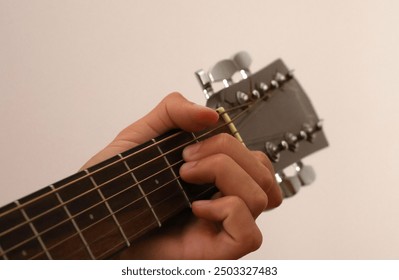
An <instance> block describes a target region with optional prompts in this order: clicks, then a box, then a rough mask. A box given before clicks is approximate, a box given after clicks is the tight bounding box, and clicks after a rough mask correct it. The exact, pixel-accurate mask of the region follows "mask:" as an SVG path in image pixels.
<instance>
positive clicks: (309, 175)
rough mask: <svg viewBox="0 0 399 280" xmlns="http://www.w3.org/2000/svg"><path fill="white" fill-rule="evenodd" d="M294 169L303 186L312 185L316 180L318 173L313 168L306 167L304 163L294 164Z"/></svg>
mask: <svg viewBox="0 0 399 280" xmlns="http://www.w3.org/2000/svg"><path fill="white" fill-rule="evenodd" d="M294 168H295V171H296V176H297V177H298V179H299V181H300V182H301V185H302V186H307V185H310V184H311V183H313V182H314V180H315V179H316V172H315V171H314V169H313V167H312V166H310V165H305V164H303V163H302V161H298V162H297V163H295V164H294Z"/></svg>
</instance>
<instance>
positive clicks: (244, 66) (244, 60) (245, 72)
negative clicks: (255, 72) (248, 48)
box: [232, 51, 252, 79]
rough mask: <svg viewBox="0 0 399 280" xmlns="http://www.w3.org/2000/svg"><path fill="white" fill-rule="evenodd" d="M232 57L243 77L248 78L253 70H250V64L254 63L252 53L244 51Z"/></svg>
mask: <svg viewBox="0 0 399 280" xmlns="http://www.w3.org/2000/svg"><path fill="white" fill-rule="evenodd" d="M232 59H233V61H234V63H235V64H236V65H237V69H238V70H239V71H240V74H241V76H242V78H243V79H246V78H248V76H249V75H250V74H251V71H249V66H250V65H251V63H252V59H251V57H250V55H249V54H248V53H247V52H245V51H242V52H239V53H237V54H235V55H234V56H233V58H232Z"/></svg>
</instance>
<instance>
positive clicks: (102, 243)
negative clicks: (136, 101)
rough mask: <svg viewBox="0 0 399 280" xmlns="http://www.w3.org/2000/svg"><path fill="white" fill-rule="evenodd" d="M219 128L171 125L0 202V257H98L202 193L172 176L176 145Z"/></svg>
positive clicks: (205, 189)
mask: <svg viewBox="0 0 399 280" xmlns="http://www.w3.org/2000/svg"><path fill="white" fill-rule="evenodd" d="M220 132H228V133H231V131H230V129H228V126H226V125H223V126H220V127H219V128H218V129H217V130H215V131H212V133H205V134H201V133H198V134H195V133H188V132H183V131H171V132H169V133H167V134H165V135H162V136H160V137H157V138H155V139H152V140H151V141H149V142H147V143H145V144H142V145H140V146H137V147H135V148H133V149H131V150H128V151H126V152H124V153H121V154H119V155H116V156H114V157H112V158H110V159H108V160H106V161H104V162H102V163H100V164H97V165H95V166H93V167H91V168H89V169H87V170H84V171H81V172H79V173H76V174H74V175H72V176H70V177H68V178H66V179H64V180H61V181H59V182H57V183H55V184H52V185H50V186H48V187H45V188H43V189H41V190H39V191H37V192H35V193H33V194H31V195H29V196H26V197H24V198H21V199H19V200H17V201H15V202H13V203H10V204H8V205H6V206H4V207H2V208H1V209H0V259H1V258H2V259H104V258H107V257H110V256H111V255H112V254H114V253H115V252H117V251H119V250H121V249H123V248H124V247H128V246H130V244H131V242H133V241H134V240H135V239H137V238H138V237H140V236H142V235H143V234H145V233H146V232H148V231H150V230H152V229H154V228H157V227H160V226H161V225H162V224H163V223H164V222H166V221H167V220H168V219H169V218H171V217H172V216H175V215H176V214H178V213H179V212H181V211H182V210H184V209H185V208H188V207H190V206H191V202H192V201H193V200H196V199H199V198H202V197H209V196H210V195H211V194H212V193H214V192H215V191H216V188H215V187H214V186H211V185H204V186H198V185H195V186H194V185H191V184H187V183H186V182H184V181H182V180H181V179H180V177H179V168H180V166H181V165H182V164H183V160H182V155H181V154H182V150H183V149H184V147H186V146H187V145H189V144H192V143H195V142H196V141H200V140H202V139H203V138H207V137H210V136H212V135H214V134H217V133H220Z"/></svg>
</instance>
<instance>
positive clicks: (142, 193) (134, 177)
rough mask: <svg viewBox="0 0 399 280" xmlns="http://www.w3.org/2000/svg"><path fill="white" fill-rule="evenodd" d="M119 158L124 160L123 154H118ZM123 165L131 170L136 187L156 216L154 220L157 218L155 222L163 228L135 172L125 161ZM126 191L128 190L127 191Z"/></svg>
mask: <svg viewBox="0 0 399 280" xmlns="http://www.w3.org/2000/svg"><path fill="white" fill-rule="evenodd" d="M118 156H119V157H120V158H123V156H122V155H121V154H118ZM123 164H124V165H125V167H126V168H127V170H129V173H130V175H131V176H132V178H133V180H134V181H135V182H136V184H135V185H136V186H137V187H138V189H139V190H140V193H141V195H142V196H143V197H144V199H145V201H146V203H147V205H148V207H150V210H151V212H152V215H154V218H155V220H156V221H157V223H158V227H161V226H162V223H161V221H160V220H159V218H158V216H157V214H156V213H155V211H154V208H153V207H152V205H151V203H150V200H149V199H148V197H147V195H146V194H145V192H144V190H143V188H142V187H141V185H140V183H139V181H138V180H137V178H136V176H135V175H134V173H133V172H132V171H133V170H131V169H130V167H129V165H128V164H127V162H126V161H125V160H123ZM130 170H131V171H130ZM125 191H126V190H125Z"/></svg>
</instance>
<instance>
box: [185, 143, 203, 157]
mask: <svg viewBox="0 0 399 280" xmlns="http://www.w3.org/2000/svg"><path fill="white" fill-rule="evenodd" d="M201 144H202V142H199V143H195V144H193V145H190V146H187V147H185V148H184V150H183V158H184V159H185V160H190V158H191V157H192V156H193V155H194V154H196V153H197V152H198V150H199V148H200V147H201Z"/></svg>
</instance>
